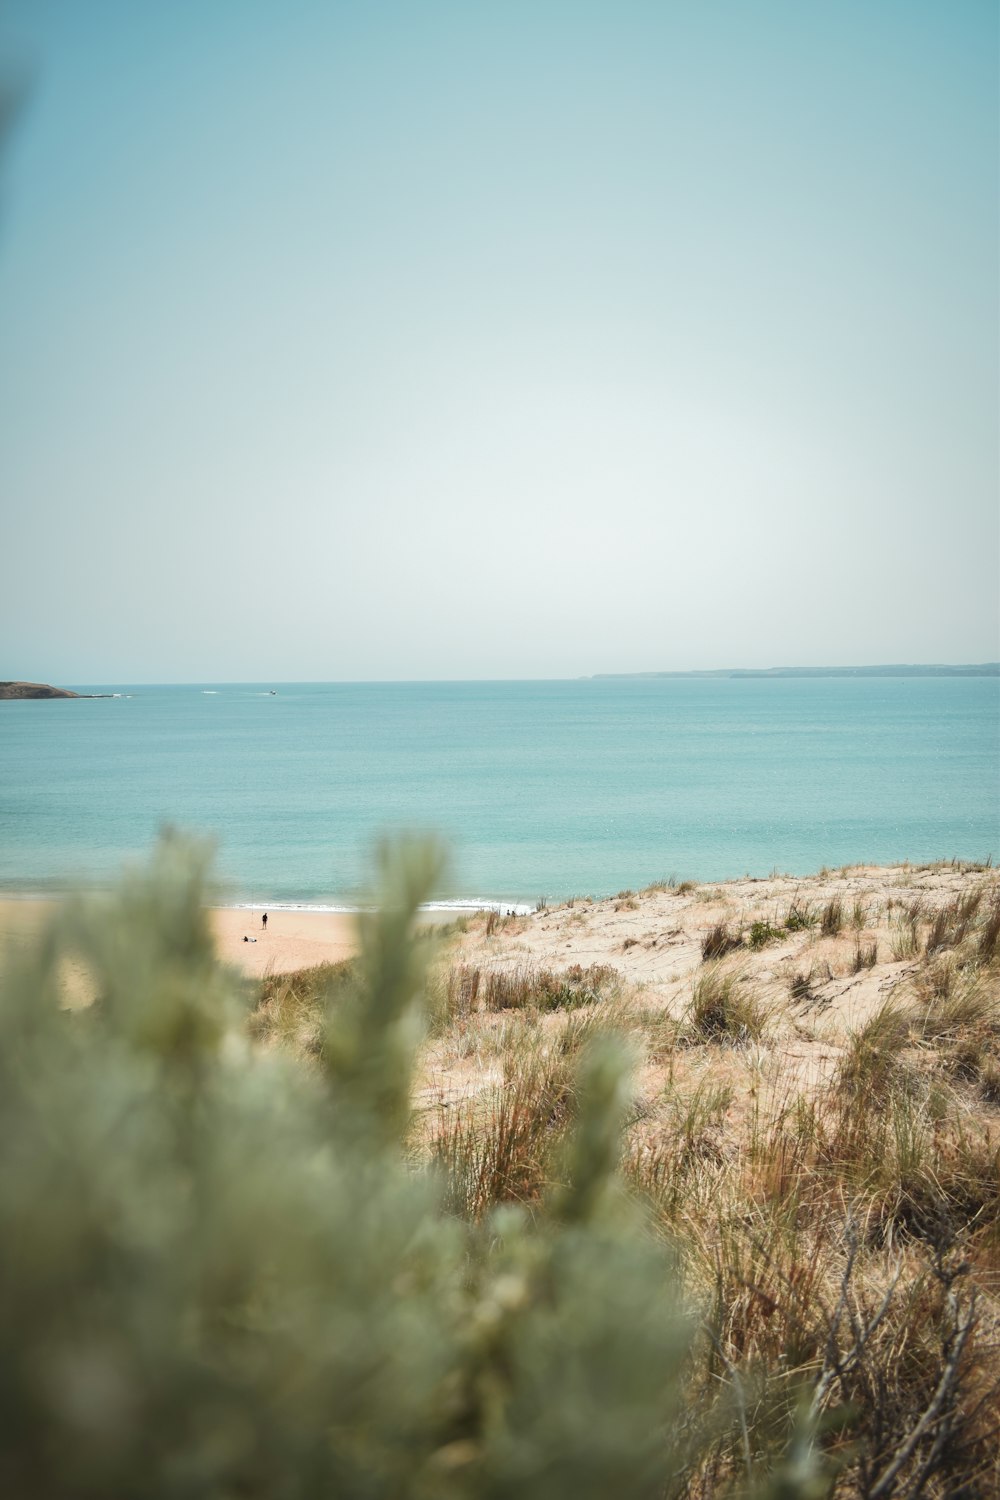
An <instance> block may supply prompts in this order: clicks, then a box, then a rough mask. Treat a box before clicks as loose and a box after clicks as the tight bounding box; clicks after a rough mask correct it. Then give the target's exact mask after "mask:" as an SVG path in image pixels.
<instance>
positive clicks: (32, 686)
mask: <svg viewBox="0 0 1000 1500" xmlns="http://www.w3.org/2000/svg"><path fill="white" fill-rule="evenodd" d="M110 697H111V694H110V693H71V692H70V690H69V688H57V687H50V686H49V684H48V683H47V682H0V702H3V701H4V700H5V699H11V698H110Z"/></svg>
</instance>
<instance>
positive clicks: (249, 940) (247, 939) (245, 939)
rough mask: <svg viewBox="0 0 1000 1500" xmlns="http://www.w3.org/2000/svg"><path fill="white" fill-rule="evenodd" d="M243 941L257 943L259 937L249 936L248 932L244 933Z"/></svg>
mask: <svg viewBox="0 0 1000 1500" xmlns="http://www.w3.org/2000/svg"><path fill="white" fill-rule="evenodd" d="M243 941H244V942H245V943H255V942H256V941H257V939H256V938H251V937H247V935H246V933H244V934H243Z"/></svg>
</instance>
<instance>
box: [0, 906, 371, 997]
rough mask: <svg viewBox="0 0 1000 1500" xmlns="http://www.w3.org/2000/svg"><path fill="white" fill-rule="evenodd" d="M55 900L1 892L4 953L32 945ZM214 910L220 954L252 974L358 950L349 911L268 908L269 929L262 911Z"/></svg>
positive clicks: (326, 960) (307, 965)
mask: <svg viewBox="0 0 1000 1500" xmlns="http://www.w3.org/2000/svg"><path fill="white" fill-rule="evenodd" d="M55 904H56V902H55V899H54V898H52V899H47V898H41V897H27V898H21V897H19V896H0V953H2V952H4V951H8V950H14V951H16V950H17V949H19V948H21V949H23V948H25V947H27V946H28V945H29V944H30V943H31V942H32V941H33V940H34V939H35V938H36V937H37V936H38V934H39V933H40V932H41V930H42V927H43V925H44V923H45V921H46V919H47V918H48V916H49V915H50V914H51V912H52V910H53V908H54V906H55ZM210 916H211V921H212V927H213V929H214V931H215V938H216V944H217V946H218V951H219V957H220V958H222V959H224V960H225V962H226V963H230V964H234V965H235V966H236V967H237V968H239V969H241V970H242V971H243V973H244V974H248V975H250V976H251V977H252V978H261V977H262V976H263V975H265V974H281V973H285V972H287V971H289V970H292V969H308V968H312V967H313V965H315V964H323V963H338V962H339V961H340V960H341V959H342V958H349V957H350V955H351V954H352V953H353V952H354V950H355V939H354V918H353V916H352V915H351V914H350V913H348V912H318V911H269V912H268V916H267V929H266V930H265V929H264V928H263V927H262V926H261V913H260V912H259V911H244V910H238V909H235V908H233V907H226V906H223V907H213V908H211V912H210ZM244 937H247V938H248V939H254V941H248V942H244V941H243V939H244Z"/></svg>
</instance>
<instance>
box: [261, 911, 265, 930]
mask: <svg viewBox="0 0 1000 1500" xmlns="http://www.w3.org/2000/svg"><path fill="white" fill-rule="evenodd" d="M260 925H261V926H262V927H263V929H264V931H265V932H266V931H267V912H265V913H264V915H263V916H262V917H261V919H260Z"/></svg>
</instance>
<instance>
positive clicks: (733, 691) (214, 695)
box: [0, 678, 1000, 905]
mask: <svg viewBox="0 0 1000 1500" xmlns="http://www.w3.org/2000/svg"><path fill="white" fill-rule="evenodd" d="M85 690H86V691H112V690H114V691H118V692H124V693H130V694H131V695H132V696H130V697H121V698H114V699H110V700H108V699H102V700H98V701H94V702H86V701H53V702H30V703H2V704H0V888H2V889H5V890H44V889H49V888H52V887H58V886H60V885H62V884H65V883H66V882H67V881H68V880H72V879H75V878H78V877H81V876H83V877H86V878H89V879H97V880H105V879H106V878H108V877H109V876H111V875H112V874H114V873H115V871H116V870H117V869H118V868H119V867H120V865H121V864H122V862H123V861H124V860H125V859H126V858H129V857H131V856H134V855H136V854H139V853H142V852H143V851H145V850H147V849H148V847H149V845H150V843H151V841H152V840H153V838H154V836H155V834H156V831H157V829H158V828H159V827H160V826H161V825H162V824H164V823H168V822H170V823H174V824H177V825H180V826H181V827H183V828H187V829H191V830H194V831H197V832H200V833H205V834H209V835H211V836H212V838H213V839H214V840H215V841H216V844H217V848H218V869H219V873H220V875H221V876H222V878H223V880H224V882H225V891H226V894H227V896H228V897H229V899H232V900H234V901H235V900H252V901H266V902H273V903H276V902H281V901H287V902H304V903H309V904H316V905H323V904H330V905H337V904H339V903H342V902H348V901H350V899H351V898H352V896H353V895H354V894H355V893H356V892H357V890H358V888H359V884H360V882H361V881H362V880H363V877H364V872H365V869H366V859H365V856H366V851H367V850H368V849H369V848H370V845H371V842H372V840H373V838H374V836H375V835H376V834H377V833H379V832H381V831H385V830H392V829H397V828H404V827H405V828H426V829H434V830H437V831H439V832H441V833H443V834H445V835H446V836H447V838H448V839H449V840H450V843H451V846H452V849H453V853H454V860H453V867H452V872H451V876H450V880H449V884H448V888H447V890H446V891H445V892H443V893H442V894H444V895H448V896H451V897H457V898H463V897H464V898H475V897H483V898H486V897H492V898H496V899H504V898H506V899H508V900H515V899H520V900H532V899H534V898H536V897H538V896H540V895H545V896H547V897H549V898H557V897H563V896H567V895H570V894H574V893H581V894H582V893H593V894H595V895H596V894H602V893H608V892H613V891H616V890H618V889H620V888H621V887H623V886H639V885H642V884H644V883H648V882H649V881H651V880H655V879H658V878H660V877H663V876H667V875H671V874H674V875H677V876H678V877H680V878H685V877H690V878H693V879H696V880H718V879H723V878H725V877H727V876H734V875H742V874H744V873H750V874H757V875H763V874H767V873H768V872H769V871H771V870H772V869H774V868H778V869H780V870H785V871H789V872H792V873H795V874H807V873H809V872H811V871H814V870H816V869H818V868H819V867H820V866H821V865H824V864H826V865H831V866H833V865H839V864H844V863H847V862H853V861H860V860H865V861H879V862H885V861H896V860H903V859H909V860H913V861H920V860H931V859H938V858H951V857H953V856H957V857H960V858H967V859H984V858H985V857H986V856H987V855H993V856H998V855H1000V776H998V770H1000V680H998V679H996V678H910V679H906V678H885V679H864V678H827V679H821V678H816V679H799V680H787V679H785V680H783V679H750V680H740V679H708V680H705V679H673V680H660V681H657V680H643V679H618V680H608V681H577V682H473V683H419V684H418V683H414V684H384V683H380V684H360V685H359V684H346V685H345V684H308V685H306V684H304V685H284V686H281V687H279V688H278V689H277V693H276V695H275V696H271V695H270V693H269V692H268V691H267V688H266V687H254V686H248V685H246V684H239V685H235V686H226V685H224V684H221V683H220V684H218V685H217V687H216V689H215V690H214V691H206V690H205V688H204V687H202V686H201V685H198V686H192V687H133V688H121V687H120V685H115V687H114V689H110V688H101V687H99V686H95V685H90V686H89V687H87V688H86V689H85Z"/></svg>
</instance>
